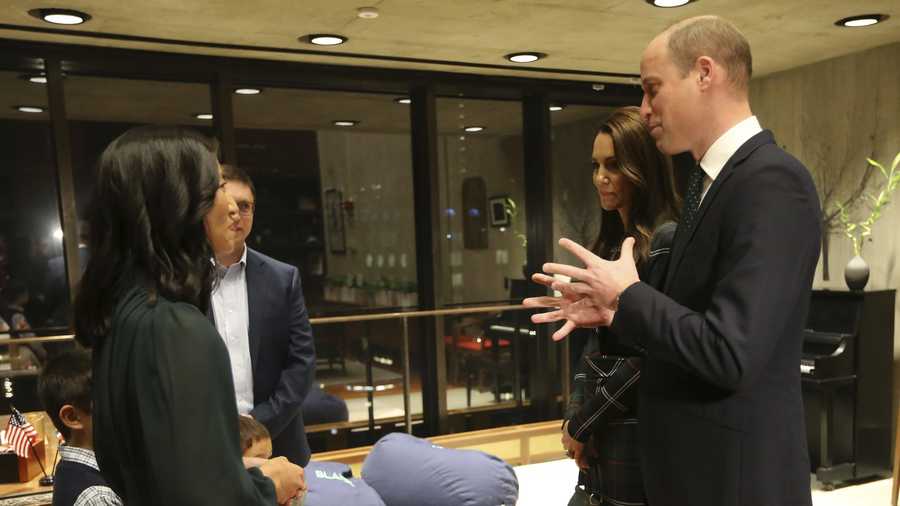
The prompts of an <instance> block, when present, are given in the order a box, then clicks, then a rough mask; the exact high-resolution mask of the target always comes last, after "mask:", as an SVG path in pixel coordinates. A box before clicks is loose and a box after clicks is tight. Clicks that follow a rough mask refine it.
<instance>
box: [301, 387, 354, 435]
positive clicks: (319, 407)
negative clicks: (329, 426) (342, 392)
mask: <svg viewBox="0 0 900 506" xmlns="http://www.w3.org/2000/svg"><path fill="white" fill-rule="evenodd" d="M300 409H301V411H302V412H303V423H304V424H305V425H318V424H320V423H335V422H346V421H347V420H349V419H350V414H349V413H348V412H347V403H346V402H344V399H341V398H340V397H337V396H334V395H331V394H329V393H327V392H325V391H323V390H322V389H321V388H319V385H313V386H312V388H310V389H309V393H308V394H306V399H304V400H303V405H302V406H301V407H300Z"/></svg>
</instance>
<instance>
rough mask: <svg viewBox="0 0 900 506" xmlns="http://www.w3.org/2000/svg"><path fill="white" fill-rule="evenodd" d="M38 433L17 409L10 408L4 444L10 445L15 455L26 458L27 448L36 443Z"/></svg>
mask: <svg viewBox="0 0 900 506" xmlns="http://www.w3.org/2000/svg"><path fill="white" fill-rule="evenodd" d="M37 437H38V433H37V431H36V430H34V427H33V426H32V425H31V423H29V422H28V420H26V419H25V417H24V416H23V415H22V413H19V410H17V409H16V408H12V414H11V415H9V424H7V426H6V444H7V445H9V446H11V447H12V449H13V451H15V452H16V455H18V456H20V457H22V458H23V459H27V458H28V456H29V455H28V450H29V449H31V447H32V446H34V445H35V444H37Z"/></svg>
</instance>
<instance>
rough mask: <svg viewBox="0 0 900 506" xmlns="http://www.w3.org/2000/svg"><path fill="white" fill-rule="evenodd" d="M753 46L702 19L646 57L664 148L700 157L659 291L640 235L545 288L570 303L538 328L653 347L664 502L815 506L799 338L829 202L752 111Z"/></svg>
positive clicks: (658, 493) (649, 113) (539, 301)
mask: <svg viewBox="0 0 900 506" xmlns="http://www.w3.org/2000/svg"><path fill="white" fill-rule="evenodd" d="M750 75H751V56H750V46H749V44H748V43H747V40H746V39H745V38H744V36H743V35H742V34H741V33H740V32H739V31H738V30H737V29H736V28H735V27H734V26H733V25H732V24H731V23H729V22H727V21H725V20H723V19H721V18H718V17H715V16H702V17H697V18H691V19H688V20H685V21H682V22H680V23H677V24H675V25H673V26H672V27H671V28H669V29H667V30H666V31H664V32H663V33H662V34H660V35H659V36H657V37H656V38H655V39H654V40H653V41H652V42H651V43H650V45H649V46H648V47H647V49H646V50H645V51H644V54H643V57H642V60H641V80H642V84H643V88H644V99H643V103H642V105H641V112H642V115H643V117H644V119H645V121H646V123H647V127H648V128H649V129H650V133H651V134H652V135H653V137H654V138H655V139H656V143H657V146H658V147H659V148H660V150H662V151H663V152H666V153H669V154H675V153H680V152H683V151H690V152H691V153H692V154H693V156H694V159H695V160H697V161H698V166H697V167H695V168H694V169H693V171H692V173H691V174H690V177H689V183H688V190H687V194H686V195H685V203H684V205H685V207H684V211H683V213H682V221H681V223H680V224H679V226H678V232H677V233H676V236H675V241H674V245H673V249H672V253H671V258H670V263H669V272H668V276H667V278H666V282H665V284H664V286H663V289H662V291H657V290H654V289H653V288H651V287H650V286H649V285H647V284H644V283H641V282H640V281H639V280H638V276H637V272H636V270H635V267H634V260H633V256H632V246H633V240H632V239H626V240H625V242H624V243H623V247H622V254H621V258H620V259H619V260H618V261H615V262H607V261H603V260H601V259H600V258H598V257H596V256H594V255H592V254H591V253H590V252H589V251H587V250H585V249H584V248H582V247H580V246H578V245H576V244H575V243H573V242H571V241H568V240H567V239H563V240H562V241H560V242H561V243H562V244H563V246H564V247H566V248H567V249H569V250H570V251H572V252H573V253H575V254H576V255H578V256H579V258H580V259H581V260H582V261H583V262H584V263H585V266H586V267H585V268H583V269H582V268H577V267H573V266H567V265H561V264H546V265H545V266H544V271H545V272H547V273H549V274H564V275H568V276H571V277H573V278H576V279H578V280H580V281H581V282H580V283H564V282H560V281H554V280H553V279H552V278H550V277H549V276H546V275H542V274H537V275H535V280H536V281H538V282H539V283H542V284H544V285H547V286H552V287H553V288H555V289H557V290H560V291H561V292H562V293H563V297H559V298H554V297H541V298H534V299H527V300H526V304H528V305H531V306H552V307H557V308H558V309H557V310H555V311H550V312H548V313H544V314H541V315H535V316H533V317H532V319H533V320H534V321H535V322H537V323H543V322H551V321H560V320H566V323H565V324H564V325H563V327H562V328H561V329H560V330H558V331H557V332H556V333H555V334H554V338H556V339H561V338H562V337H564V336H565V335H566V334H567V333H568V332H569V331H571V329H573V328H574V327H576V326H598V325H611V330H612V331H613V332H614V333H615V334H616V335H617V336H619V337H620V338H621V339H624V340H630V341H631V342H632V343H633V344H635V345H637V346H639V347H641V348H643V349H645V350H646V358H645V359H644V361H643V369H642V378H641V387H640V401H639V405H640V410H641V411H640V420H641V421H640V430H639V435H640V441H639V445H640V448H641V460H642V468H643V472H644V484H645V487H646V489H647V490H646V491H647V499H648V503H649V504H653V505H654V506H667V505H671V506H685V505H690V506H738V505H754V504H758V505H763V504H765V505H767V506H798V505H799V506H808V505H810V504H811V497H810V488H809V474H810V467H809V457H808V453H807V448H806V430H805V425H804V414H803V403H802V399H801V390H800V368H799V365H800V352H801V347H802V340H801V331H802V329H803V327H804V324H805V321H806V314H807V310H808V306H809V298H810V289H811V286H812V278H813V273H814V272H815V267H816V262H817V260H818V254H819V241H820V238H821V237H820V235H821V232H820V226H819V223H820V221H819V218H820V208H819V201H818V197H817V194H816V191H815V188H814V186H813V183H812V180H811V178H810V175H809V173H808V171H807V170H806V168H805V167H804V166H803V165H802V164H801V163H800V162H799V161H797V160H796V159H794V158H793V157H791V156H790V155H788V154H787V153H785V152H784V151H782V150H781V149H780V148H779V147H778V145H777V144H776V143H775V140H774V138H773V136H772V133H771V132H769V131H764V130H762V129H761V127H760V125H759V122H758V121H757V119H756V117H755V116H753V113H752V112H751V110H750V104H749V99H748V84H749V80H750Z"/></svg>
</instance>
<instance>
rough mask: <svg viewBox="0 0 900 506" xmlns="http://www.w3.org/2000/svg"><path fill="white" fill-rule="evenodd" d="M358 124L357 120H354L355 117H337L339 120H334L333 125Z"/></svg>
mask: <svg viewBox="0 0 900 506" xmlns="http://www.w3.org/2000/svg"><path fill="white" fill-rule="evenodd" d="M358 124H359V121H356V120H355V119H339V120H335V121H334V126H339V127H352V126H356V125H358Z"/></svg>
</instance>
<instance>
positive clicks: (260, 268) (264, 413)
mask: <svg viewBox="0 0 900 506" xmlns="http://www.w3.org/2000/svg"><path fill="white" fill-rule="evenodd" d="M222 177H223V179H224V180H225V191H226V192H227V193H228V194H229V195H230V196H231V197H232V198H233V199H234V200H235V203H236V204H237V207H238V212H239V213H240V221H238V222H237V223H236V224H235V225H234V228H235V230H236V231H237V235H238V241H239V244H238V247H237V248H235V250H234V253H233V254H230V255H220V254H219V252H214V253H215V254H216V270H217V273H218V276H217V278H218V279H217V282H216V284H215V285H214V287H213V293H212V304H211V309H212V310H211V316H212V318H213V319H214V322H215V325H216V328H217V329H218V331H219V334H220V335H221V336H222V339H223V340H224V341H225V345H226V346H227V347H228V354H229V355H230V357H231V370H232V375H233V376H234V388H235V396H236V398H237V406H238V412H239V413H240V414H241V415H246V416H251V417H253V418H255V419H256V420H258V421H259V422H261V423H262V424H263V425H265V426H266V428H267V429H268V430H269V432H270V433H271V435H272V456H273V457H280V456H284V457H287V458H288V460H290V461H291V462H293V463H295V464H297V465H300V466H306V464H307V462H309V454H310V450H309V444H308V443H307V440H306V431H305V429H304V426H303V415H302V414H301V411H300V406H301V404H303V400H304V399H305V398H306V394H307V393H308V392H309V389H310V386H311V385H312V382H313V373H314V370H315V363H316V359H315V347H314V345H313V336H312V329H311V328H310V325H309V317H308V315H307V311H306V304H305V303H304V300H303V292H302V291H301V285H300V273H299V271H298V270H297V268H296V267H294V266H293V265H288V264H286V263H283V262H279V261H278V260H275V259H273V258H270V257H268V256H266V255H263V254H262V253H259V252H258V251H254V250H253V249H250V248H249V247H248V246H247V244H246V240H247V236H249V235H250V231H251V230H252V229H253V214H254V211H255V210H256V188H255V187H254V185H253V181H252V180H251V179H250V177H249V176H248V175H247V173H246V172H244V171H243V170H241V169H240V168H238V167H235V166H232V165H222Z"/></svg>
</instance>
